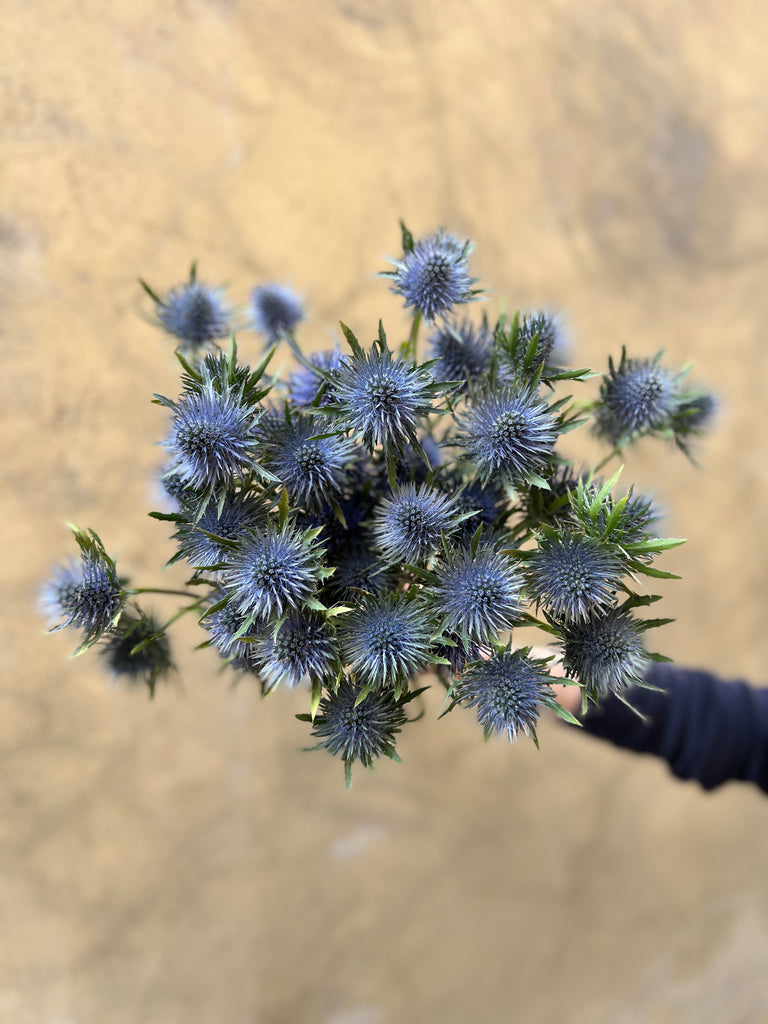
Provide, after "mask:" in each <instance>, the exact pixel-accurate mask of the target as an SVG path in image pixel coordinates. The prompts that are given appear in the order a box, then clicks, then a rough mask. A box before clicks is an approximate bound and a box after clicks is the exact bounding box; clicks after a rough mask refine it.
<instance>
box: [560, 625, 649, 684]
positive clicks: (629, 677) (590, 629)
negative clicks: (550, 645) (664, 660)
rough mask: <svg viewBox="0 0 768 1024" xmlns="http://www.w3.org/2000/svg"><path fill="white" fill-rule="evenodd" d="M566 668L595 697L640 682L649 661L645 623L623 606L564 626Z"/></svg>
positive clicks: (563, 645)
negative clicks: (643, 637) (643, 632)
mask: <svg viewBox="0 0 768 1024" xmlns="http://www.w3.org/2000/svg"><path fill="white" fill-rule="evenodd" d="M562 635H563V644H562V647H563V669H564V671H565V673H566V675H567V676H570V677H571V678H574V679H577V680H578V681H579V682H580V683H581V684H582V686H584V688H585V689H586V691H587V693H588V694H589V695H590V696H592V697H594V698H596V697H599V696H604V695H606V694H608V693H611V692H613V693H620V692H621V691H622V690H624V689H625V688H626V687H627V686H630V685H632V684H633V683H638V682H641V681H642V679H643V675H644V672H645V669H646V667H647V665H648V656H647V655H646V653H645V650H644V647H643V641H642V624H641V623H638V622H637V621H636V620H635V619H633V618H632V616H631V615H630V614H629V613H628V612H626V611H624V610H619V609H616V610H613V611H609V612H607V613H606V614H605V615H593V616H591V617H590V618H588V619H586V620H585V621H582V622H573V623H570V624H569V625H568V626H566V627H565V628H564V630H563V634H562Z"/></svg>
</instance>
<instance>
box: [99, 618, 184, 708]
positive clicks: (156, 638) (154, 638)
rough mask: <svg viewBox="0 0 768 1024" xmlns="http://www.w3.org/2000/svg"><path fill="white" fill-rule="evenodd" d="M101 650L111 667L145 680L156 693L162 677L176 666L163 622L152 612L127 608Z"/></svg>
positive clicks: (122, 674)
mask: <svg viewBox="0 0 768 1024" xmlns="http://www.w3.org/2000/svg"><path fill="white" fill-rule="evenodd" d="M101 654H102V656H103V657H104V660H105V662H106V664H107V667H108V669H109V671H110V672H111V673H112V675H113V676H115V677H116V678H118V679H125V680H126V681H127V682H129V683H137V682H143V683H146V685H147V686H148V687H149V691H150V693H154V689H155V684H156V683H157V682H158V680H160V679H162V678H163V677H164V676H166V675H168V673H169V672H170V671H171V670H172V669H173V659H172V658H171V645H170V641H169V640H168V636H167V634H166V632H165V630H164V629H163V627H162V625H161V624H160V622H159V621H158V620H157V619H156V618H155V616H154V615H151V614H150V613H148V612H141V613H140V614H139V615H134V614H133V613H131V612H128V611H124V612H123V613H122V615H121V616H120V619H119V621H118V623H117V626H116V628H115V632H113V633H110V634H109V636H108V637H107V640H106V643H105V644H104V645H103V646H102V647H101Z"/></svg>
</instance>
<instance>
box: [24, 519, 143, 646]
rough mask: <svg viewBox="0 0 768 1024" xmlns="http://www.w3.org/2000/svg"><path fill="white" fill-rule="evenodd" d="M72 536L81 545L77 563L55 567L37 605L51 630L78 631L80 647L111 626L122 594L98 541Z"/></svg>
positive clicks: (121, 589)
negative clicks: (81, 638) (67, 629)
mask: <svg viewBox="0 0 768 1024" xmlns="http://www.w3.org/2000/svg"><path fill="white" fill-rule="evenodd" d="M75 537H76V539H77V540H78V543H79V544H80V547H81V558H80V563H79V565H77V564H76V563H74V562H70V563H68V564H67V565H63V566H57V568H56V569H54V572H53V575H52V578H51V579H50V580H49V581H48V583H46V584H45V585H44V587H43V590H42V594H41V601H40V604H41V610H42V611H43V612H44V613H45V614H47V615H48V616H49V618H50V621H51V628H52V630H53V631H56V630H59V629H63V628H64V627H65V626H73V627H74V628H75V629H80V630H82V632H83V643H82V645H81V647H80V649H81V650H84V649H86V648H87V647H90V646H91V645H92V644H94V643H95V642H96V641H97V640H98V639H99V638H100V637H101V636H103V635H104V633H106V632H107V631H108V630H110V629H112V628H113V627H114V626H115V623H116V622H117V620H118V618H119V617H120V612H121V611H122V608H123V606H124V604H125V600H126V593H125V591H124V589H123V587H122V585H121V583H120V580H119V579H118V576H117V570H116V568H115V563H114V562H113V561H112V559H111V558H109V556H108V555H107V554H106V552H105V551H104V549H103V547H102V546H101V543H100V542H99V543H95V542H91V541H90V540H89V538H88V537H87V535H85V534H82V533H81V532H80V531H76V533H75Z"/></svg>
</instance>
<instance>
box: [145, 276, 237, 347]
mask: <svg viewBox="0 0 768 1024" xmlns="http://www.w3.org/2000/svg"><path fill="white" fill-rule="evenodd" d="M156 310H157V318H158V320H159V321H160V323H161V324H162V326H163V327H164V328H165V330H166V331H167V332H168V333H169V334H173V335H174V336H175V337H176V338H178V339H179V341H180V342H181V348H182V349H195V348H200V347H202V346H205V345H209V344H210V343H211V342H215V341H216V339H217V338H226V337H227V335H228V334H229V332H230V329H231V320H232V310H231V309H230V307H229V306H228V305H227V304H226V303H225V301H224V289H223V288H213V287H211V286H210V285H207V284H201V283H200V282H198V281H196V280H191V281H190V282H189V283H188V284H182V285H177V286H176V287H175V288H172V289H171V290H170V291H169V292H168V294H167V295H166V297H165V298H164V299H162V300H161V301H159V302H157V303H156Z"/></svg>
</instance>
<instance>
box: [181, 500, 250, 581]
mask: <svg viewBox="0 0 768 1024" xmlns="http://www.w3.org/2000/svg"><path fill="white" fill-rule="evenodd" d="M181 507H182V511H183V515H184V517H183V518H182V519H180V521H179V523H178V528H177V531H176V534H175V537H176V542H177V544H178V550H179V554H180V555H181V557H183V558H186V560H187V561H188V562H189V563H190V564H191V565H193V566H194V567H195V568H196V569H211V568H215V567H220V566H221V564H222V563H223V562H226V560H227V555H228V554H229V552H230V551H231V550H232V548H233V545H234V543H235V542H236V541H238V540H239V539H240V537H242V536H243V534H244V533H245V531H246V530H254V529H257V528H258V527H259V526H265V525H266V522H267V511H266V508H265V507H264V505H263V504H262V503H261V502H260V501H259V500H258V499H257V498H255V497H254V496H253V495H252V494H249V493H248V492H244V491H228V492H227V494H226V495H225V496H224V498H223V500H222V499H219V498H217V497H214V498H211V500H210V501H209V502H208V504H207V505H206V507H205V511H204V512H203V514H202V516H200V518H199V519H198V520H197V521H195V511H196V510H195V508H194V505H193V504H192V503H191V502H189V501H188V500H185V499H182V506H181Z"/></svg>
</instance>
